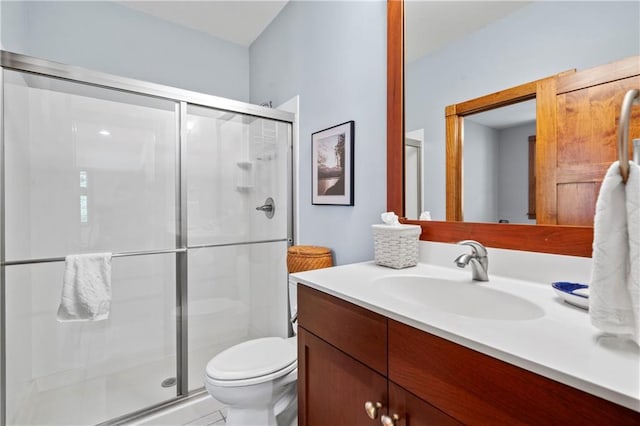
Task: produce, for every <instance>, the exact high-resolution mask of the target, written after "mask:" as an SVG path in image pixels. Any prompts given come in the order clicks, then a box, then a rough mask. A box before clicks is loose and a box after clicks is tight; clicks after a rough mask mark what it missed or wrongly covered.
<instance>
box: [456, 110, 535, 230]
mask: <svg viewBox="0 0 640 426" xmlns="http://www.w3.org/2000/svg"><path fill="white" fill-rule="evenodd" d="M535 134H536V101H535V99H532V100H528V101H525V102H520V103H517V104H513V105H508V106H504V107H501V108H497V109H493V110H490V111H486V112H481V113H478V114H473V115H468V116H465V117H464V145H463V151H462V157H463V162H462V170H463V172H462V173H463V183H464V185H463V189H462V194H463V198H462V205H463V218H464V220H465V221H467V222H493V223H521V224H535V223H536V221H535V217H534V218H533V219H529V217H530V216H532V212H531V211H530V209H529V207H530V206H529V196H530V193H529V191H530V189H533V195H535V186H532V185H530V182H529V179H530V170H529V164H530V160H531V159H530V149H529V140H530V138H531V137H535ZM530 186H531V188H530Z"/></svg>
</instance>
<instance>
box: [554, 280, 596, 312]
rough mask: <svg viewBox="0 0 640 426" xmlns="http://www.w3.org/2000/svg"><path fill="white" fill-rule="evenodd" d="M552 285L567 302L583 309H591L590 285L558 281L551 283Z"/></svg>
mask: <svg viewBox="0 0 640 426" xmlns="http://www.w3.org/2000/svg"><path fill="white" fill-rule="evenodd" d="M551 286H552V287H553V289H554V290H555V291H556V293H557V294H558V296H560V297H561V298H562V300H564V301H565V302H567V303H569V304H570V305H574V306H577V307H579V308H582V309H589V286H588V285H586V284H578V283H569V282H565V281H558V282H554V283H551Z"/></svg>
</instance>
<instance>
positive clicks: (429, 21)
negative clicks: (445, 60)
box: [404, 0, 531, 63]
mask: <svg viewBox="0 0 640 426" xmlns="http://www.w3.org/2000/svg"><path fill="white" fill-rule="evenodd" d="M529 3H531V2H530V1H517V0H516V1H504V0H503V1H478V0H475V1H451V0H449V1H426V0H405V6H404V14H405V18H404V19H405V24H404V26H405V28H404V33H405V36H404V38H405V44H404V55H405V61H406V62H407V63H411V62H412V61H414V60H416V59H418V58H420V57H421V56H424V55H425V54H427V53H428V52H432V51H434V50H436V49H438V48H440V47H442V46H444V45H445V44H447V43H450V42H452V41H454V40H458V39H461V38H463V37H464V36H466V35H468V34H470V33H472V32H474V31H477V30H479V29H480V28H482V27H484V26H486V25H487V24H489V23H491V22H493V21H496V20H498V19H500V18H502V17H504V16H507V15H509V14H510V13H513V12H515V11H516V10H518V9H520V8H521V7H523V6H526V5H527V4H529Z"/></svg>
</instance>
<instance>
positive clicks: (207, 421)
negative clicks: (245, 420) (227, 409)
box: [183, 411, 226, 426]
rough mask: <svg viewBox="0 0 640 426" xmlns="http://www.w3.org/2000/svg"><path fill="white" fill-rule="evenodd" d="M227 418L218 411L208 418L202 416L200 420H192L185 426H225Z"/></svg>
mask: <svg viewBox="0 0 640 426" xmlns="http://www.w3.org/2000/svg"><path fill="white" fill-rule="evenodd" d="M225 423H226V422H225V417H224V414H223V413H222V411H216V412H214V413H211V414H207V415H206V416H202V417H200V418H198V419H195V420H192V421H190V422H189V423H185V424H184V425H183V426H211V425H223V424H225Z"/></svg>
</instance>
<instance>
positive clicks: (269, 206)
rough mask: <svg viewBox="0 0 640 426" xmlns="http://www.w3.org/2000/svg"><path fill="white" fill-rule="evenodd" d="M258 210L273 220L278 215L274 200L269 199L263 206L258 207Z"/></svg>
mask: <svg viewBox="0 0 640 426" xmlns="http://www.w3.org/2000/svg"><path fill="white" fill-rule="evenodd" d="M256 210H258V211H261V212H264V215H265V216H266V217H267V218H268V219H271V218H272V217H273V215H274V214H275V213H276V203H275V202H274V201H273V198H271V197H269V198H267V199H266V200H265V202H264V204H263V205H262V206H259V207H256Z"/></svg>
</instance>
